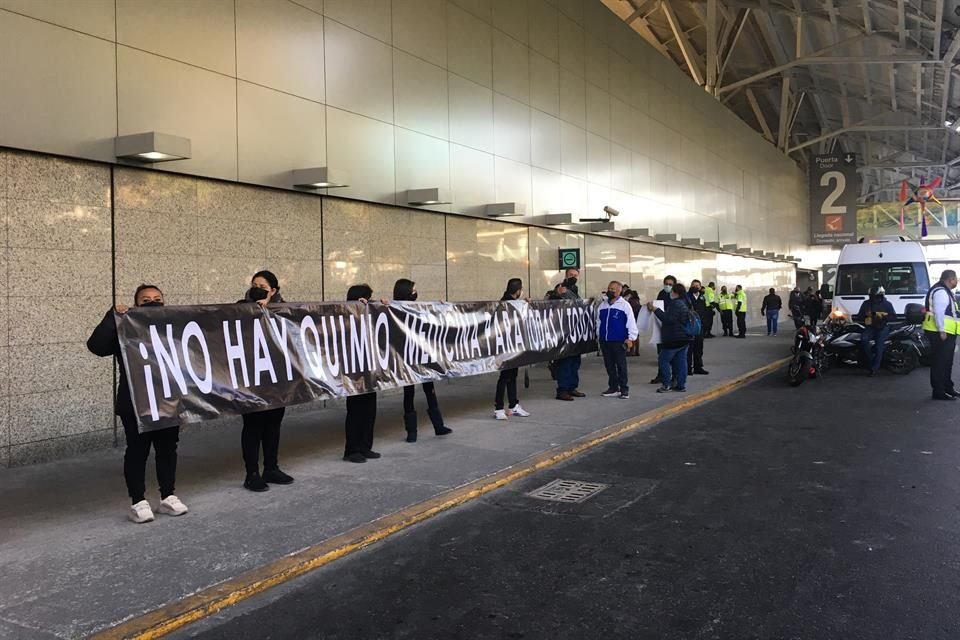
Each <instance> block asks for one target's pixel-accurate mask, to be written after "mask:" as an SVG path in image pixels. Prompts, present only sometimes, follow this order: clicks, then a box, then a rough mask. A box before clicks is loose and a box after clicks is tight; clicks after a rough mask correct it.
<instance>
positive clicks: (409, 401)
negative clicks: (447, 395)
mask: <svg viewBox="0 0 960 640" xmlns="http://www.w3.org/2000/svg"><path fill="white" fill-rule="evenodd" d="M393 299H394V300H397V301H400V302H414V301H416V299H417V283H416V282H414V281H413V280H408V279H407V278H400V279H399V280H397V281H396V282H395V283H394V284H393ZM382 302H386V301H382ZM416 389H417V387H416V385H412V384H411V385H407V386H406V387H404V388H403V427H404V429H406V431H407V442H416V441H417V410H416V407H414V405H413V398H414V394H415V393H416ZM423 395H424V396H425V397H426V398H427V415H428V416H430V422H431V423H432V424H433V432H434V433H435V434H437V435H438V436H445V435H447V434H450V433H453V429H451V428H450V427H448V426H446V425H445V424H443V415H442V414H441V413H440V403H439V402H437V392H436V390H435V389H434V384H433V383H432V382H424V383H423Z"/></svg>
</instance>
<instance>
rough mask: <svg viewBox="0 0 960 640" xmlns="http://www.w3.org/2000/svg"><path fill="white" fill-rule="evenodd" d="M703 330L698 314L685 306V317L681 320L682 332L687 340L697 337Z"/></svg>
mask: <svg viewBox="0 0 960 640" xmlns="http://www.w3.org/2000/svg"><path fill="white" fill-rule="evenodd" d="M702 331H703V323H702V322H701V321H700V314H698V313H697V312H696V311H694V310H693V309H691V308H690V307H687V317H686V318H685V319H684V321H683V333H684V335H686V337H687V339H688V340H693V339H695V338H699V337H700V334H701V332H702Z"/></svg>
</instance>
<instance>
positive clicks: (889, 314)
mask: <svg viewBox="0 0 960 640" xmlns="http://www.w3.org/2000/svg"><path fill="white" fill-rule="evenodd" d="M885 295H886V292H885V291H884V290H883V287H881V286H878V285H874V286H872V287H870V292H869V298H867V300H865V301H864V303H863V304H862V305H861V306H860V312H859V313H858V314H856V315H855V316H854V317H853V319H854V320H857V321H859V322H861V323H863V326H864V329H863V335H862V336H861V338H860V344H861V346H862V347H863V353H864V356H865V360H864V362H865V363H866V364H867V366H868V367H869V369H870V372H869V374H868V375H870V376H873V375H875V374H876V373H877V371H879V370H880V363H881V362H882V361H883V350H884V347H885V343H886V340H887V336H889V335H890V328H889V327H888V326H887V323H888V322H889V321H890V319H891V318H893V317H894V316H895V315H896V311H895V310H894V308H893V305H892V304H890V302H889V301H888V300H887V299H886V297H885ZM871 340H872V341H873V342H874V344H873V345H871V344H870V341H871Z"/></svg>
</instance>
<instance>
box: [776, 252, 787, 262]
mask: <svg viewBox="0 0 960 640" xmlns="http://www.w3.org/2000/svg"><path fill="white" fill-rule="evenodd" d="M773 257H774V258H776V259H777V260H783V259H784V258H786V257H787V256H786V254H783V253H776V254H774V256H773Z"/></svg>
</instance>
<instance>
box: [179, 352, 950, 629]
mask: <svg viewBox="0 0 960 640" xmlns="http://www.w3.org/2000/svg"><path fill="white" fill-rule="evenodd" d="M928 397H929V387H928V386H927V370H925V369H924V370H920V371H917V372H915V373H914V374H913V375H911V376H909V377H906V378H902V377H893V376H889V375H883V376H881V377H879V378H876V379H873V380H868V379H866V378H864V377H862V375H860V374H859V372H853V371H835V372H831V373H830V376H829V377H828V378H827V379H824V380H821V381H819V382H815V383H812V384H805V385H803V386H802V387H800V388H797V389H793V388H790V387H788V386H787V384H786V381H785V372H783V373H782V374H778V375H772V376H769V377H767V378H764V379H762V380H760V381H758V382H756V383H754V384H752V385H751V386H749V387H746V388H744V389H742V390H739V391H737V392H735V393H733V394H731V395H728V396H726V397H724V398H721V399H719V400H717V401H714V402H711V403H709V404H706V405H704V406H703V407H700V408H698V409H696V410H694V411H693V412H690V413H687V414H684V415H682V416H680V417H677V418H675V419H672V420H670V421H667V422H664V423H662V424H660V425H658V426H655V427H653V428H651V429H648V430H646V431H642V432H639V433H637V434H635V435H632V436H629V437H626V438H623V439H621V440H618V441H615V442H613V443H610V444H607V445H605V446H603V447H601V448H598V449H595V450H593V451H592V452H591V453H588V454H586V455H583V456H581V457H579V458H575V459H573V460H572V461H570V462H568V463H566V464H565V465H563V466H559V467H554V468H551V469H548V470H546V471H544V472H541V473H539V474H536V475H535V476H531V477H529V478H527V479H526V480H524V481H522V482H520V483H517V484H515V485H511V486H510V487H509V488H506V489H503V490H500V491H497V492H495V493H491V494H489V495H488V496H486V497H485V498H483V499H481V500H478V501H475V502H473V503H470V504H469V505H467V506H465V507H463V508H460V509H457V510H455V511H452V512H448V513H447V514H445V515H443V516H440V517H438V518H436V519H433V520H430V521H428V522H426V523H424V524H421V525H419V526H417V527H415V528H413V529H410V530H408V531H407V532H405V533H403V534H401V535H400V536H398V537H396V538H392V539H390V540H388V541H387V542H385V543H381V544H379V545H377V546H375V547H372V548H370V549H368V550H365V551H363V552H360V553H357V554H354V555H352V556H350V557H348V558H346V559H345V560H343V561H340V562H337V563H334V564H332V565H329V566H327V567H325V568H323V569H321V570H319V571H317V572H315V573H313V574H309V575H307V576H305V577H303V578H301V579H299V580H297V581H295V582H293V583H289V584H287V585H284V586H283V587H281V588H279V589H277V590H275V591H273V592H268V593H267V594H265V595H264V596H260V597H259V598H257V599H254V600H251V601H248V602H246V603H244V604H242V605H241V606H239V607H236V608H234V609H231V610H228V611H226V612H224V613H222V614H219V615H218V617H216V618H213V619H209V620H207V621H205V622H204V623H201V624H200V625H199V626H197V627H194V628H192V629H188V630H185V631H183V632H181V633H180V635H179V636H178V637H181V638H182V637H197V638H202V639H203V640H215V639H224V640H226V639H229V640H246V639H250V640H254V639H256V640H261V639H268V638H270V639H287V638H290V639H292V638H296V639H301V638H324V639H328V638H498V639H499V638H524V639H528V640H529V639H535V638H549V639H565V638H578V639H579V638H631V639H647V638H649V639H658V640H660V639H665V640H666V639H674V638H676V639H722V640H727V639H732V640H751V639H757V640H760V639H763V640H772V639H783V640H788V639H791V640H792V639H803V640H808V639H809V640H828V639H837V640H860V639H863V640H876V639H878V638H889V639H897V640H899V639H908V638H912V639H917V640H921V639H922V640H939V639H942V640H953V639H956V638H958V637H960V607H958V601H960V545H958V543H957V541H958V539H960V513H958V507H960V465H958V462H957V451H958V450H960V417H958V411H957V407H956V406H954V405H948V404H945V403H933V402H931V401H929V400H928ZM557 478H564V479H575V480H584V481H590V482H600V483H606V484H609V485H610V487H609V488H608V489H606V490H605V491H603V492H601V493H600V494H598V495H597V496H596V497H594V498H592V499H590V500H588V501H587V502H584V503H582V504H578V505H556V504H553V503H547V502H542V501H538V500H534V499H532V498H530V497H528V496H526V495H525V494H526V493H527V492H529V491H531V490H533V489H535V488H537V487H540V486H542V485H544V484H546V483H547V482H549V481H551V480H554V479H557Z"/></svg>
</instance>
